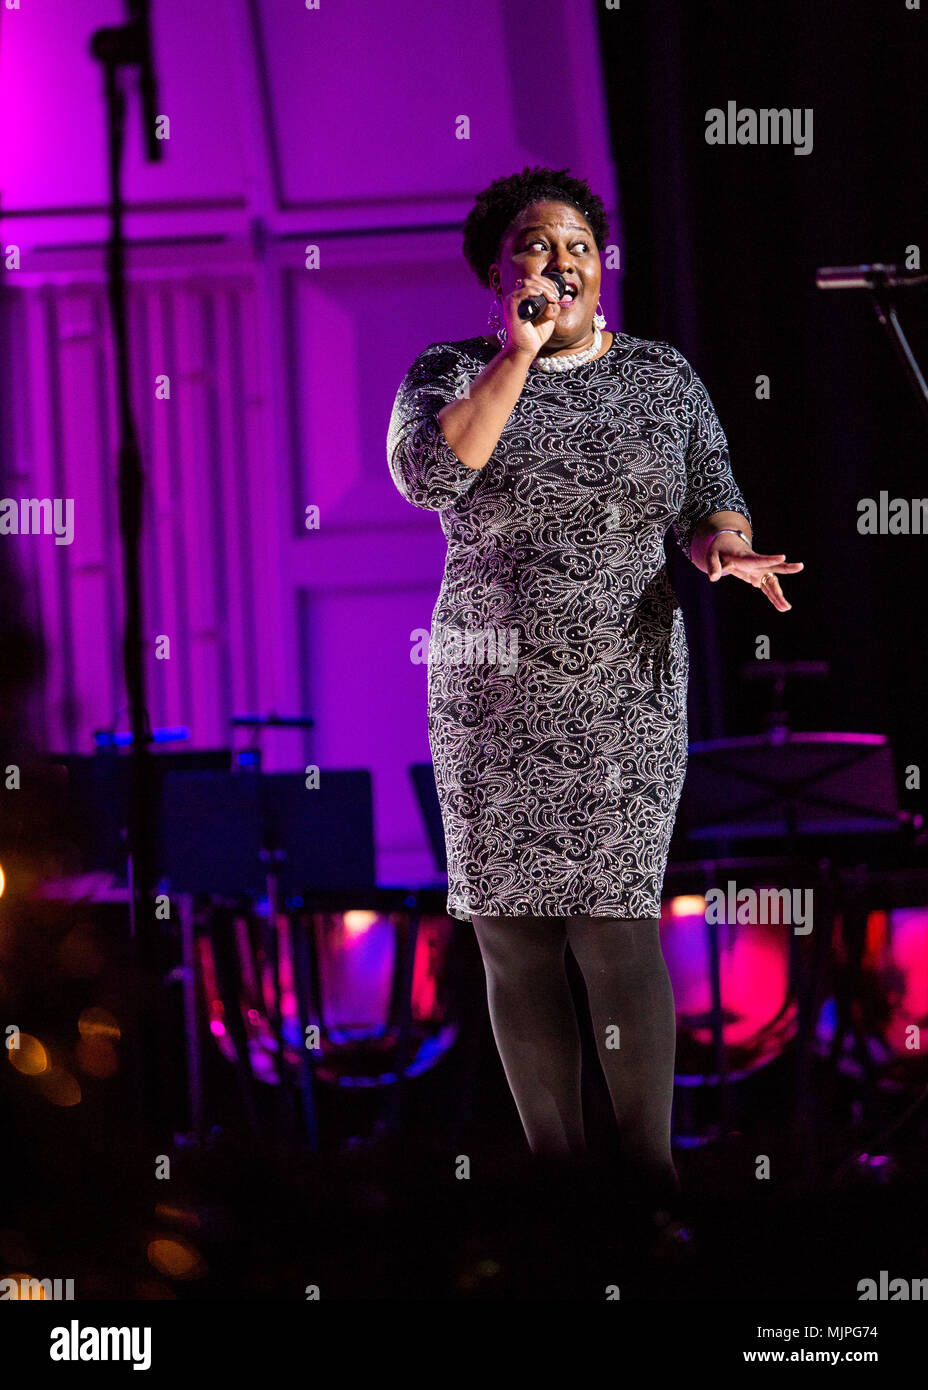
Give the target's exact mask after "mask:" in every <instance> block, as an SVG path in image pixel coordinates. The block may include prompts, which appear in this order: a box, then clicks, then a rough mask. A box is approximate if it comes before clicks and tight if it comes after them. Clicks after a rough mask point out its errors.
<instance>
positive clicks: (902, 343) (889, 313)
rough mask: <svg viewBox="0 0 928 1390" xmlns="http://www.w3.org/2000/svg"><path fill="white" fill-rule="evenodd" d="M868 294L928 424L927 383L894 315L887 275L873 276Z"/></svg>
mask: <svg viewBox="0 0 928 1390" xmlns="http://www.w3.org/2000/svg"><path fill="white" fill-rule="evenodd" d="M874 269H875V267H874ZM870 295H871V299H872V303H873V308H874V311H875V312H876V316H877V318H878V319H879V321H880V323H881V324H882V326H883V327H884V328H885V330H886V332H887V334H888V335H889V341H890V343H891V344H892V346H893V350H894V352H895V354H896V357H897V358H898V360H899V362H900V363H901V364H902V370H903V371H904V372H905V374H906V376H907V377H908V379H909V382H910V383H911V386H912V390H913V391H914V392H915V395H916V397H917V398H918V403H919V405H920V407H921V411H922V415H923V416H924V419H925V422H926V424H928V383H926V381H925V378H924V376H923V375H922V370H921V368H920V367H919V365H918V362H917V361H916V360H915V354H914V353H913V351H912V349H911V347H910V346H909V340H908V338H906V336H905V334H904V333H903V331H902V324H901V323H900V322H899V319H898V318H897V316H896V305H895V301H894V299H893V298H892V295H891V294H890V287H889V284H888V277H887V278H886V279H885V280H884V277H883V276H881V275H877V276H875V278H874V283H873V284H872V285H871V286H870Z"/></svg>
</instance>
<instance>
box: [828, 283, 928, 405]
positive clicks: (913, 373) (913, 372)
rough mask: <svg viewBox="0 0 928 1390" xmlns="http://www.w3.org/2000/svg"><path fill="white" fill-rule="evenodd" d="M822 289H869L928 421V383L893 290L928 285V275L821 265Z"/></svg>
mask: <svg viewBox="0 0 928 1390" xmlns="http://www.w3.org/2000/svg"><path fill="white" fill-rule="evenodd" d="M815 283H816V286H817V287H818V289H820V290H861V289H863V290H868V291H869V294H870V300H871V303H872V304H873V309H874V312H875V314H876V316H877V318H878V320H879V322H880V324H881V325H882V327H883V328H884V329H885V330H886V334H887V336H888V338H889V341H890V343H891V345H892V348H893V351H894V352H895V354H896V359H897V361H898V362H899V364H900V366H901V367H902V370H903V371H904V373H905V375H906V377H907V378H908V381H909V385H910V386H911V387H912V390H913V391H914V392H915V396H916V399H917V401H918V404H919V406H920V407H921V412H922V417H923V418H924V420H925V422H926V424H928V383H926V381H925V378H924V375H923V373H922V370H921V368H920V367H919V365H918V361H917V360H916V357H915V354H914V352H913V351H912V348H911V346H910V344H909V340H908V338H907V337H906V336H905V333H904V332H903V331H902V324H901V323H900V322H899V318H898V316H897V314H896V302H895V299H894V297H893V295H892V293H891V291H893V290H897V289H905V288H909V287H910V286H914V285H925V284H928V274H926V273H920V272H912V271H906V270H905V269H903V268H902V267H900V266H895V265H882V264H877V265H831V266H821V267H820V268H819V269H818V270H817V271H816V273H815Z"/></svg>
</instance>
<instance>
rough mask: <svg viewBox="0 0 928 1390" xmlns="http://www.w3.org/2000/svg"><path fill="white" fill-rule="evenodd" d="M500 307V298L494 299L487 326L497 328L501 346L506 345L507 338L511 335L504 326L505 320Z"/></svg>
mask: <svg viewBox="0 0 928 1390" xmlns="http://www.w3.org/2000/svg"><path fill="white" fill-rule="evenodd" d="M499 309H500V305H499V300H498V299H494V300H493V303H492V304H491V305H490V312H489V314H488V316H487V326H488V327H489V328H494V329H496V330H497V333H496V336H497V338H498V339H499V345H500V347H505V346H506V339H507V337H508V336H509V335H508V334H507V332H506V330H505V328H504V327H503V321H502V319H501V317H500V312H499Z"/></svg>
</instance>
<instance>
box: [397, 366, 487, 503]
mask: <svg viewBox="0 0 928 1390" xmlns="http://www.w3.org/2000/svg"><path fill="white" fill-rule="evenodd" d="M468 365H469V364H468V363H467V362H466V360H465V358H464V356H463V355H462V354H461V353H459V352H458V351H456V350H455V348H454V346H453V345H452V344H449V343H432V344H431V345H430V346H429V347H427V348H426V349H425V351H424V352H421V353H420V354H419V356H418V357H417V358H416V360H415V362H414V363H413V364H412V366H411V367H410V369H409V371H408V372H407V373H406V376H405V377H404V379H403V381H402V383H401V385H400V388H399V390H398V391H397V393H396V400H395V401H394V403H393V413H392V414H391V416H390V427H389V429H388V431H387V462H388V464H389V466H390V475H391V477H392V478H393V481H394V483H395V484H396V486H397V488H398V489H399V491H400V492H401V493H402V495H403V496H404V497H405V498H406V500H407V502H411V503H412V504H413V506H414V507H424V508H426V509H428V510H431V511H444V509H445V508H446V507H450V506H451V505H452V503H454V502H456V501H457V499H458V498H459V497H460V496H461V495H462V494H463V493H465V492H466V491H467V489H468V488H470V487H473V485H474V483H475V481H476V480H477V478H479V477H480V475H481V473H482V471H483V470H482V469H479V468H468V467H467V464H465V463H462V462H461V460H460V459H459V458H458V456H457V454H455V452H454V450H453V449H452V448H451V445H450V444H449V443H448V441H447V440H446V439H445V436H444V434H443V433H442V428H441V425H440V424H439V421H438V412H439V411H440V410H441V409H442V408H443V407H444V406H446V405H448V404H449V402H451V401H453V400H455V399H456V398H457V396H458V394H459V392H460V389H461V383H462V382H463V381H464V380H466V379H468V378H469V376H470V373H469V372H468V370H467V367H468Z"/></svg>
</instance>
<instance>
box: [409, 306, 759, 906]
mask: <svg viewBox="0 0 928 1390" xmlns="http://www.w3.org/2000/svg"><path fill="white" fill-rule="evenodd" d="M498 350H499V349H498V345H497V344H496V342H495V340H488V339H487V338H485V337H478V338H468V339H466V340H464V341H463V342H452V343H433V344H431V345H430V346H429V347H427V348H426V349H425V350H424V351H423V352H422V353H420V355H419V356H418V357H417V359H416V361H415V362H414V363H413V365H412V367H411V368H410V370H409V372H408V373H407V375H406V377H405V379H404V380H403V382H402V385H401V386H400V388H399V391H398V393H397V396H396V401H395V404H394V407H393V413H392V416H391V420H390V427H389V433H388V437H387V456H388V461H389V466H390V472H391V476H392V478H393V481H394V483H395V484H396V486H397V488H398V489H399V491H400V492H401V493H402V495H403V496H404V497H405V498H406V499H407V500H408V501H409V502H411V503H412V504H413V505H414V506H416V507H424V508H429V509H432V510H435V511H438V512H439V513H440V515H441V525H442V529H443V530H444V533H445V535H446V537H447V540H448V550H447V558H446V561H445V570H444V577H443V579H442V583H441V589H440V592H439V595H438V601H437V603H436V604H435V608H434V612H433V615H432V626H431V629H430V633H431V636H430V645H429V667H428V727H429V742H430V745H431V750H432V759H433V763H434V768H435V782H436V786H437V789H438V797H439V802H440V805H441V811H442V821H443V825H444V832H445V844H446V848H447V855H448V912H449V913H450V914H451V915H453V916H455V917H458V918H460V919H462V920H464V921H470V920H471V917H472V915H473V914H476V915H478V916H481V917H491V916H492V917H514V916H522V915H534V916H545V917H567V916H579V915H590V916H596V917H632V918H639V917H657V916H659V914H660V897H661V888H662V884H663V878H664V871H665V868H666V862H667V852H668V848H669V844H670V836H671V831H672V829H673V823H674V818H675V815H676V810H677V805H678V802H679V799H680V792H681V790H682V786H683V778H684V773H685V770H686V758H687V718H686V691H687V679H688V673H689V652H688V648H687V642H686V634H685V632H684V627H683V614H682V611H681V609H680V606H679V602H678V600H677V598H676V595H675V594H674V592H673V589H672V587H671V584H670V581H669V579H668V576H667V572H666V558H665V555H664V550H663V540H664V536H665V534H666V532H667V530H668V528H669V527H671V526H672V527H673V530H674V534H675V535H676V538H677V541H678V542H679V544H680V546H681V547H682V548H683V550H684V552H685V553H686V554H687V555H688V554H689V545H690V541H691V538H692V535H693V531H694V530H695V528H696V526H697V524H698V522H699V521H700V520H702V519H703V518H704V517H705V516H707V515H708V514H709V513H710V512H716V511H723V510H725V511H737V512H741V513H743V514H744V515H745V516H748V517H749V519H750V514H749V512H748V510H747V506H746V504H745V500H744V498H743V497H742V495H741V492H740V491H739V489H738V487H737V484H736V483H735V480H734V478H733V476H732V472H731V467H730V464H729V457H728V445H727V441H726V438H725V434H724V432H723V430H722V427H721V425H720V424H719V421H718V417H717V415H716V413H715V409H714V407H713V405H712V402H711V400H710V399H709V395H708V393H707V391H706V388H705V386H704V385H703V383H702V381H701V380H700V379H699V377H698V376H697V375H696V373H695V372H694V370H693V368H692V367H691V366H690V364H689V363H688V362H687V360H686V358H684V357H683V356H682V355H681V353H680V352H678V351H677V349H676V348H674V347H671V346H670V345H669V344H668V343H662V342H650V341H648V340H646V339H642V338H634V337H631V336H630V335H628V334H625V333H617V334H615V335H614V339H613V342H612V344H611V345H610V347H609V349H608V351H607V352H605V353H604V354H603V355H602V356H601V357H599V358H597V360H596V361H594V362H589V363H587V364H586V365H585V366H582V367H578V368H574V369H573V370H571V371H569V372H564V373H560V374H550V373H544V372H541V371H539V370H538V368H537V367H536V366H535V365H534V364H533V366H532V367H530V368H529V371H528V377H527V380H526V382H525V386H524V388H523V390H522V394H521V396H520V397H519V400H518V402H517V403H516V406H515V408H514V410H513V412H512V414H511V416H510V417H509V421H508V423H507V425H506V427H505V429H504V430H503V433H502V435H501V437H500V440H499V443H498V444H497V446H496V449H495V451H494V453H493V455H492V457H491V458H490V460H489V462H488V463H487V465H486V467H485V468H483V469H478V470H473V469H470V468H468V467H466V465H465V464H463V463H461V462H460V460H459V459H458V458H457V457H456V455H455V454H454V453H453V451H452V450H451V448H450V446H449V445H448V443H447V441H446V440H445V437H444V435H443V433H442V431H441V426H440V425H439V423H438V420H437V415H438V412H439V410H441V408H442V406H444V405H446V404H447V403H448V402H449V401H452V400H454V399H455V397H456V396H459V395H461V394H463V392H464V391H465V390H466V389H467V383H468V382H469V381H472V380H473V379H474V377H476V376H477V373H478V372H479V371H480V370H481V369H482V368H483V367H484V366H485V365H486V364H487V362H489V361H490V359H491V358H492V357H493V356H494V355H495V353H496V352H497V351H498Z"/></svg>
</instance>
